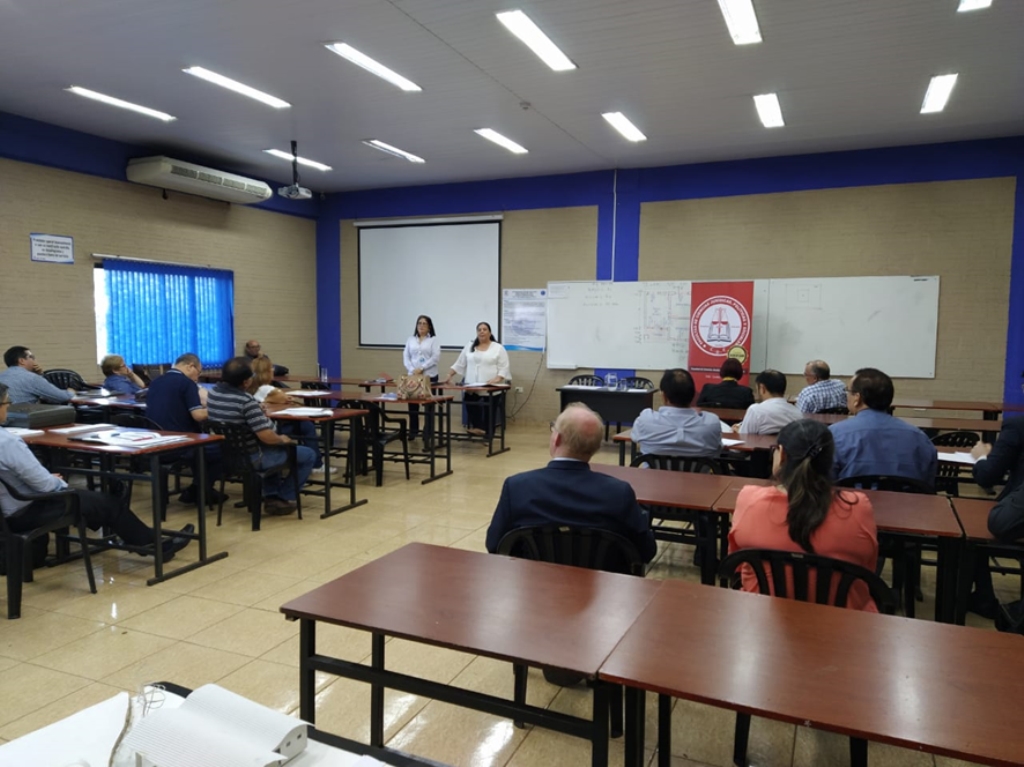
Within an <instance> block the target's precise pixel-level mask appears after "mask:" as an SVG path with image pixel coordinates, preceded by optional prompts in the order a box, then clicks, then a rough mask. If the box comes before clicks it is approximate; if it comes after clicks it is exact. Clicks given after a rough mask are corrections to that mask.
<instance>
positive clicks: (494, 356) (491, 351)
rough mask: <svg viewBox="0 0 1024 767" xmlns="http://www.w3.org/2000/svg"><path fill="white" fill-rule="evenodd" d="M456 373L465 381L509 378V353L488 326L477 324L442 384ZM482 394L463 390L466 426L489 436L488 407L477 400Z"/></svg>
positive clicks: (471, 431)
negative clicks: (471, 337) (474, 336)
mask: <svg viewBox="0 0 1024 767" xmlns="http://www.w3.org/2000/svg"><path fill="white" fill-rule="evenodd" d="M456 375H461V376H462V379H463V381H464V382H465V383H468V384H503V383H505V382H506V381H508V379H509V377H510V376H509V367H508V352H506V351H505V347H504V346H502V345H501V344H499V343H498V339H497V338H495V337H494V333H493V332H492V331H491V326H490V325H489V324H487V323H486V322H481V323H479V324H478V325H477V326H476V338H474V339H473V342H472V343H470V344H467V345H466V348H465V349H463V350H462V353H461V354H459V358H458V359H457V360H456V361H455V364H454V365H452V369H451V370H450V371H449V372H448V377H447V378H446V379H445V380H444V382H445V383H450V382H451V380H452V378H454V377H455V376H456ZM480 400H481V396H480V395H479V394H473V393H471V392H466V394H465V396H464V397H463V402H465V403H469V407H468V408H466V409H467V411H468V413H467V414H466V420H467V421H468V422H469V425H468V426H467V428H466V431H468V432H469V433H470V434H484V435H487V436H490V435H489V433H488V429H489V427H490V424H489V420H490V419H489V418H488V417H487V408H486V407H485V405H484V404H483V403H482V402H480Z"/></svg>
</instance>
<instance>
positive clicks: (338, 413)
mask: <svg viewBox="0 0 1024 767" xmlns="http://www.w3.org/2000/svg"><path fill="white" fill-rule="evenodd" d="M296 407H310V406H309V405H266V407H265V408H264V410H265V411H266V413H267V415H268V416H270V417H271V418H273V419H274V420H277V421H341V420H344V419H346V418H357V417H358V416H361V415H367V414H368V413H369V412H370V411H369V410H353V409H351V408H338V407H333V408H317V409H318V410H330V411H331V414H330V415H289V414H287V413H284V412H282V411H284V410H290V409H292V408H296Z"/></svg>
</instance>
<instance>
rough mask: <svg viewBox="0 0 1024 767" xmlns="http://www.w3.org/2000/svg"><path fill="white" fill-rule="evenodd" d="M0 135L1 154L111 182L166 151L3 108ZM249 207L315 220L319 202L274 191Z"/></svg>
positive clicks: (185, 155) (178, 155) (176, 153)
mask: <svg viewBox="0 0 1024 767" xmlns="http://www.w3.org/2000/svg"><path fill="white" fill-rule="evenodd" d="M0 136H2V137H3V141H0V157H4V158H6V159H8V160H18V161H20V162H28V163H33V164H34V165H45V166H47V167H50V168H59V169H60V170H69V171H72V172H74V173H84V174H86V175H89V176H100V177H102V178H111V179H114V180H115V181H126V180H127V179H126V178H125V174H124V169H125V167H127V165H128V160H130V159H131V158H133V157H149V156H151V155H159V154H164V153H165V152H164V150H162V149H158V148H153V147H142V146H136V145H135V144H126V143H123V142H121V141H113V140H111V139H107V138H101V137H99V136H93V135H92V134H90V133H82V132H81V131H76V130H71V129H70V128H61V127H59V126H57V125H50V124H49V123H44V122H39V121H38V120H31V119H29V118H27V117H19V116H17V115H12V114H7V113H6V112H0ZM169 154H170V155H171V156H173V157H175V158H177V159H180V160H184V161H185V162H195V163H198V164H200V165H210V164H211V163H210V162H209V161H208V160H201V159H195V158H194V157H191V156H189V155H188V153H183V152H179V151H176V150H172V151H170V152H169ZM215 166H216V167H217V168H218V169H220V170H224V171H226V172H228V173H239V175H243V176H251V175H252V174H249V173H242V172H239V171H237V170H234V169H232V168H230V167H225V166H224V165H223V164H221V163H216V164H215ZM261 180H265V179H261ZM267 183H268V184H269V185H270V186H271V187H272V188H275V189H276V188H277V187H278V186H280V184H279V183H277V182H270V181H267ZM251 207H253V208H258V209H260V210H269V211H273V212H274V213H284V214H287V215H289V216H299V217H302V218H317V217H318V216H319V215H320V205H319V204H318V203H317V201H316V200H307V201H305V202H296V201H294V200H286V199H285V198H283V197H278V196H276V195H275V196H274V197H271V198H270V199H269V200H267V201H266V202H261V203H259V204H257V205H252V206H251Z"/></svg>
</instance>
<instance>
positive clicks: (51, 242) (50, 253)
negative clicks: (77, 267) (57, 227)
mask: <svg viewBox="0 0 1024 767" xmlns="http://www.w3.org/2000/svg"><path fill="white" fill-rule="evenodd" d="M28 239H29V243H30V244H31V250H32V260H33V261H46V262H47V263H51V264H73V263H75V241H74V239H73V238H71V237H64V236H62V235H59V234H37V233H32V234H29V236H28Z"/></svg>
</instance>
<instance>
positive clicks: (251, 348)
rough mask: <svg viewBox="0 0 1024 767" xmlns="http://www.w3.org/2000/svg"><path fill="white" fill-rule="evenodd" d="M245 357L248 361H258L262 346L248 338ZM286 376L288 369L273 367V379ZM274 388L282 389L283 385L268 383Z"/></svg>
mask: <svg viewBox="0 0 1024 767" xmlns="http://www.w3.org/2000/svg"><path fill="white" fill-rule="evenodd" d="M245 356H246V357H248V358H249V359H250V360H258V359H259V358H260V357H262V356H264V355H263V344H261V343H260V342H259V341H257V340H256V339H255V338H250V339H249V340H248V341H246V342H245ZM286 375H288V368H286V367H285V366H284V365H274V378H279V377H280V376H286ZM270 383H271V384H272V385H274V386H278V387H284V384H283V383H280V382H278V381H271V382H270Z"/></svg>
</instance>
